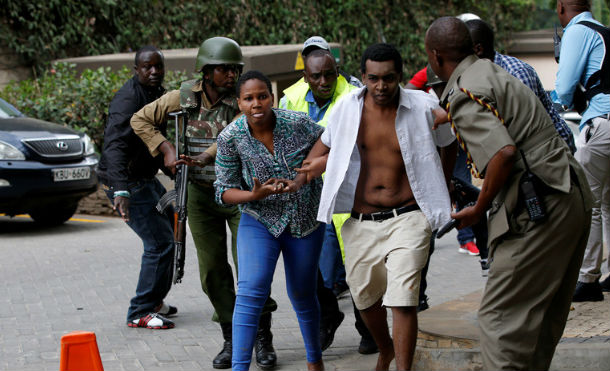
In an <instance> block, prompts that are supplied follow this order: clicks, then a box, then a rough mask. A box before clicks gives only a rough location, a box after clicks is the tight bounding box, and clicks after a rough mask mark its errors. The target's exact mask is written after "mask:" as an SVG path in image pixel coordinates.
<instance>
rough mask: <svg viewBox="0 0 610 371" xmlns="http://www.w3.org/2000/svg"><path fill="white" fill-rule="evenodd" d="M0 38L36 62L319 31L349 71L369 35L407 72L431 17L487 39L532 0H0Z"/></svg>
mask: <svg viewBox="0 0 610 371" xmlns="http://www.w3.org/2000/svg"><path fill="white" fill-rule="evenodd" d="M2 3H3V6H1V7H0V43H2V44H5V45H7V46H8V47H9V48H11V49H12V50H14V51H16V52H17V53H18V54H19V55H20V56H21V58H22V60H23V62H25V63H26V64H28V65H33V66H36V67H37V68H39V71H40V70H42V68H43V67H44V66H45V64H46V63H47V62H49V61H51V60H53V59H57V58H63V57H71V56H82V55H96V54H104V53H113V52H125V51H133V50H136V49H138V48H139V47H140V46H142V45H145V44H154V45H157V46H158V47H160V48H164V49H165V48H185V47H197V46H198V45H199V44H200V43H201V42H202V41H203V40H204V39H206V38H208V37H212V36H218V35H223V36H228V37H231V38H234V39H235V40H236V41H237V42H238V43H240V44H241V45H260V44H287V43H302V42H303V41H304V40H305V39H306V38H308V37H309V36H311V35H316V34H317V35H322V36H323V37H325V38H326V39H327V40H329V41H333V42H339V43H341V44H342V45H343V47H344V52H345V66H344V67H345V69H346V70H347V71H349V72H351V73H357V71H358V65H359V57H360V55H361V53H362V51H363V50H364V48H365V47H366V46H367V45H369V44H372V43H375V42H380V41H386V42H389V43H392V44H394V45H396V46H398V47H399V48H400V50H401V52H402V54H403V56H404V58H405V65H406V71H405V72H406V73H407V75H409V74H411V73H413V72H415V71H416V70H417V69H419V68H420V67H421V66H423V65H424V64H425V53H424V50H423V38H424V34H425V31H426V29H427V27H428V25H429V24H430V23H431V22H432V21H433V20H434V19H435V18H437V17H439V16H444V15H457V14H460V13H464V12H471V13H475V14H478V15H479V16H481V17H482V18H483V19H485V20H487V21H488V22H489V23H490V24H491V25H492V26H493V27H494V29H495V30H496V32H497V36H498V37H497V39H498V40H499V41H500V46H502V45H503V44H502V42H503V41H506V40H508V37H509V35H510V32H511V31H513V30H520V29H523V28H524V27H525V25H526V24H527V22H528V20H529V19H530V16H531V14H532V9H533V6H534V0H493V1H487V2H481V1H474V0H462V1H453V0H441V1H425V0H419V1H413V0H411V1H407V0H370V1H361V0H310V1H297V0H283V1H277V0H208V1H201V0H197V1H187V0H132V1H130V2H119V1H116V0H88V1H77V0H47V1H44V2H29V1H2Z"/></svg>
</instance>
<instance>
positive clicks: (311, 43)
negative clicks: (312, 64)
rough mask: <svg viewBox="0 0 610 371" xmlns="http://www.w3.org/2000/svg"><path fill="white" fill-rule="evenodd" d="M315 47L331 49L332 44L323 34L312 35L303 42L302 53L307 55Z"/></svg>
mask: <svg viewBox="0 0 610 371" xmlns="http://www.w3.org/2000/svg"><path fill="white" fill-rule="evenodd" d="M314 49H324V50H328V51H330V46H328V43H327V42H326V40H324V38H323V37H321V36H312V37H310V38H309V39H307V40H305V42H304V43H303V50H302V51H301V54H302V55H307V54H309V52H311V51H312V50H314Z"/></svg>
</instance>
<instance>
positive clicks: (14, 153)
mask: <svg viewBox="0 0 610 371" xmlns="http://www.w3.org/2000/svg"><path fill="white" fill-rule="evenodd" d="M0 160H25V155H24V154H23V152H21V151H20V150H18V149H17V148H15V147H14V146H12V145H10V144H8V143H6V142H2V141H0Z"/></svg>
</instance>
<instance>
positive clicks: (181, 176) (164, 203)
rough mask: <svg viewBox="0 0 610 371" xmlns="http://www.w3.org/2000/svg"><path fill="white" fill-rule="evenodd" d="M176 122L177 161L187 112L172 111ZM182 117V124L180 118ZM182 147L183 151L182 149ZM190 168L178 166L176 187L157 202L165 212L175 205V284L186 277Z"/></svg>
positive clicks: (158, 207)
mask: <svg viewBox="0 0 610 371" xmlns="http://www.w3.org/2000/svg"><path fill="white" fill-rule="evenodd" d="M170 116H173V117H174V121H175V123H176V161H177V160H179V159H180V154H181V153H183V152H185V148H186V125H187V123H188V116H187V114H186V112H184V111H181V112H172V113H170ZM181 119H182V125H180V120H181ZM180 134H182V138H183V140H184V145H182V146H181V145H180ZM180 148H182V151H180ZM188 173H189V168H188V166H187V165H184V164H180V165H177V166H176V179H175V185H174V189H172V190H171V191H169V192H167V193H165V194H164V195H163V197H161V199H160V200H159V203H157V211H158V212H160V213H161V214H165V211H166V210H167V208H168V207H169V206H170V205H172V204H173V207H174V264H173V278H172V281H173V283H174V284H176V283H179V282H182V277H184V259H185V251H186V246H185V245H186V188H187V185H188Z"/></svg>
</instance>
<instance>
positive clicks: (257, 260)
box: [214, 71, 324, 370]
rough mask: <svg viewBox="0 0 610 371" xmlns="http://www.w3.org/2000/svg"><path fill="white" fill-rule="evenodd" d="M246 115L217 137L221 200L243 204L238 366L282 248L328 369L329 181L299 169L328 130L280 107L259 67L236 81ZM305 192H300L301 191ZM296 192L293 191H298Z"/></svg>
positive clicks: (310, 360)
mask: <svg viewBox="0 0 610 371" xmlns="http://www.w3.org/2000/svg"><path fill="white" fill-rule="evenodd" d="M237 93H238V96H239V97H238V104H239V108H240V110H241V111H242V112H243V115H242V116H241V117H240V118H238V119H237V120H235V121H234V122H232V123H231V124H229V125H228V126H227V127H226V128H225V129H224V130H223V131H222V132H221V133H220V135H219V136H218V153H217V155H216V176H217V180H216V182H215V183H214V187H215V189H216V201H217V202H218V203H220V204H239V205H240V209H241V211H242V217H241V221H240V223H239V229H238V233H237V257H238V267H239V268H238V269H239V274H238V277H239V280H238V283H237V297H236V301H235V310H234V313H233V358H232V364H233V370H248V369H249V367H250V361H251V358H252V347H253V344H254V339H255V336H256V329H257V326H258V319H259V316H260V313H261V310H262V308H263V304H264V303H265V300H267V297H268V296H269V292H270V290H271V281H272V279H273V273H274V271H275V267H276V264H277V260H278V258H279V255H280V252H281V253H282V255H283V258H284V269H285V271H286V287H287V290H288V296H289V298H290V301H291V302H292V306H293V308H294V310H295V312H296V314H297V318H298V321H299V326H300V328H301V334H302V336H303V341H304V343H305V349H306V352H307V368H308V370H323V369H324V364H323V363H322V351H321V349H320V341H319V338H318V331H319V322H320V312H319V305H318V301H317V298H316V279H317V269H318V260H319V257H320V249H321V246H322V239H323V236H324V227H323V225H320V223H318V222H317V221H316V214H317V210H318V203H319V199H320V192H321V189H322V183H321V182H320V181H319V180H318V181H315V182H311V183H310V184H305V185H303V183H304V182H305V177H304V176H301V175H297V173H296V172H295V170H294V169H295V168H297V167H300V166H301V163H302V162H303V160H304V159H305V157H306V156H307V154H308V153H309V150H310V149H311V147H312V146H313V144H314V143H315V142H316V140H317V139H318V138H319V137H320V135H321V134H322V131H323V130H324V129H323V128H322V127H320V126H318V125H316V124H315V123H314V122H313V121H312V120H311V119H309V117H308V116H307V115H305V114H302V113H298V112H293V111H286V110H279V109H273V108H272V105H273V94H272V93H271V82H270V81H269V79H268V78H267V77H266V76H265V75H263V74H262V73H261V72H258V71H249V72H246V73H245V74H243V75H242V76H241V77H240V79H239V81H238V82H237ZM296 189H298V191H296V192H294V190H296ZM293 192H294V193H293Z"/></svg>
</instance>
